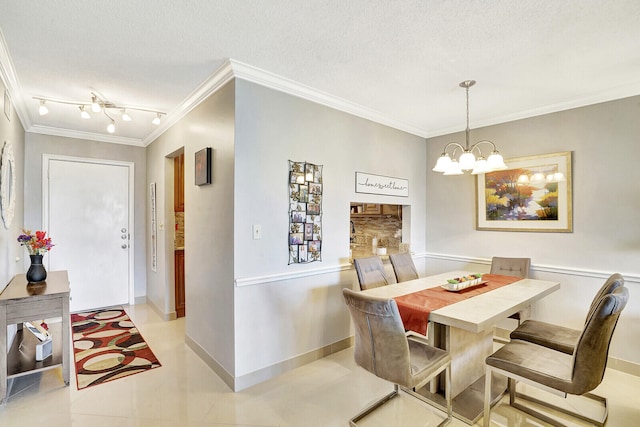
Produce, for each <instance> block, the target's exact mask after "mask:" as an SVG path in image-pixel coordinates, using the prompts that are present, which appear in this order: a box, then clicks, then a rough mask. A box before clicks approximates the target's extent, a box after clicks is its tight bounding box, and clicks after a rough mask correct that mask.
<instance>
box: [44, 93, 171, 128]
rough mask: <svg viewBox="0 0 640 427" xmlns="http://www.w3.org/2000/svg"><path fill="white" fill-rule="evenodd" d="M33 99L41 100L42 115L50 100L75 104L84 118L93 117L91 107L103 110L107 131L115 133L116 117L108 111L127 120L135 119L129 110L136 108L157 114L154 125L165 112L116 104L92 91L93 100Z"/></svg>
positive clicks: (97, 111)
mask: <svg viewBox="0 0 640 427" xmlns="http://www.w3.org/2000/svg"><path fill="white" fill-rule="evenodd" d="M33 99H37V100H38V101H40V105H39V107H38V114H40V115H41V116H44V115H45V114H47V113H48V112H49V109H48V108H47V106H46V105H45V103H46V102H49V103H51V102H53V103H56V104H67V105H75V106H77V107H78V108H79V109H80V117H81V118H83V119H90V118H91V115H90V114H89V111H87V110H88V109H89V108H91V111H93V112H95V113H100V112H103V113H104V114H105V115H106V116H107V117H108V119H109V124H108V125H107V132H109V133H114V132H115V131H116V124H115V120H114V118H113V117H112V116H111V115H109V114H108V113H107V112H108V111H109V112H111V113H112V114H113V113H114V110H117V113H119V114H120V117H121V118H122V120H123V121H125V122H130V121H133V119H132V118H131V116H130V115H129V113H128V111H132V110H134V111H140V112H143V113H151V114H155V117H154V118H153V120H152V121H151V122H152V123H153V124H154V125H159V124H160V119H161V118H162V116H163V115H164V114H165V113H163V112H161V111H158V110H152V109H147V108H137V107H131V106H125V105H116V104H114V103H113V102H110V101H107V100H105V99H103V98H101V97H100V96H99V95H97V94H95V93H93V92H91V102H82V101H80V102H78V101H66V100H61V99H54V98H44V97H39V96H36V97H33ZM114 116H115V114H114Z"/></svg>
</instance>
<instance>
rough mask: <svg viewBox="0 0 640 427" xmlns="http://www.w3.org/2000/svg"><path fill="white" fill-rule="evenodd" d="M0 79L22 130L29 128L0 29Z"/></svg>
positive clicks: (20, 94) (29, 122)
mask: <svg viewBox="0 0 640 427" xmlns="http://www.w3.org/2000/svg"><path fill="white" fill-rule="evenodd" d="M0 78H1V79H2V83H3V84H4V87H5V88H6V89H7V91H8V92H9V97H10V98H11V100H12V102H13V109H14V111H15V112H16V115H17V116H18V119H19V120H20V123H22V127H23V128H24V129H27V128H30V127H31V119H30V118H29V114H28V113H27V109H26V108H25V103H24V99H22V88H21V86H20V81H19V80H18V76H17V74H16V71H15V67H14V66H13V60H12V59H11V55H9V48H8V47H7V41H6V40H5V38H4V33H3V32H2V29H1V28H0Z"/></svg>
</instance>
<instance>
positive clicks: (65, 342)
mask: <svg viewBox="0 0 640 427" xmlns="http://www.w3.org/2000/svg"><path fill="white" fill-rule="evenodd" d="M69 322H70V318H69V298H62V379H63V380H64V384H65V385H69V364H70V352H71V339H70V324H69Z"/></svg>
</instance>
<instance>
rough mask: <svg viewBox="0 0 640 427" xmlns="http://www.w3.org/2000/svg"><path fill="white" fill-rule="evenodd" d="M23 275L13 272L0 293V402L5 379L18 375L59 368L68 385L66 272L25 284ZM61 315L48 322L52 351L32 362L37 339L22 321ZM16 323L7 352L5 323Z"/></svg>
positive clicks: (67, 292) (0, 401)
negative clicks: (14, 274)
mask: <svg viewBox="0 0 640 427" xmlns="http://www.w3.org/2000/svg"><path fill="white" fill-rule="evenodd" d="M27 285H28V282H27V279H26V277H25V275H24V274H18V275H16V276H15V277H14V278H13V279H12V280H11V282H9V284H8V285H7V287H6V288H5V289H4V291H2V293H0V404H3V403H4V402H5V398H6V397H7V381H9V380H11V379H12V378H15V377H19V376H22V375H28V374H31V373H34V372H39V371H44V370H47V369H54V368H57V367H59V366H61V367H62V379H63V380H64V384H65V385H69V363H70V338H71V337H70V327H69V278H68V275H67V272H66V271H52V272H49V273H48V274H47V280H46V281H45V282H42V283H38V284H29V285H28V286H27ZM57 317H61V318H62V322H61V323H53V324H51V325H49V332H50V333H51V337H52V344H53V354H52V355H51V356H49V357H47V358H46V359H44V360H42V361H36V357H35V352H36V350H35V346H36V344H37V343H38V342H39V341H38V339H37V338H36V337H34V336H33V334H31V333H30V332H29V331H28V330H26V329H23V328H22V323H23V322H29V321H34V320H42V319H51V318H57ZM12 324H17V325H18V332H17V334H16V337H15V339H14V340H13V345H12V346H11V349H10V350H9V352H8V353H7V351H6V349H7V326H8V325H12Z"/></svg>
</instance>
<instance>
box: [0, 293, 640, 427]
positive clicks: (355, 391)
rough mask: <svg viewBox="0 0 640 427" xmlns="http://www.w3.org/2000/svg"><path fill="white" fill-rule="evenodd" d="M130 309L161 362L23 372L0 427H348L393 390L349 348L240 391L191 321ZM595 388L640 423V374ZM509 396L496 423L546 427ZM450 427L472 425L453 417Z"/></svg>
mask: <svg viewBox="0 0 640 427" xmlns="http://www.w3.org/2000/svg"><path fill="white" fill-rule="evenodd" d="M126 310H127V312H128V313H129V315H130V316H131V318H132V319H133V321H134V323H135V324H136V325H137V326H138V328H139V329H140V331H141V332H142V335H143V336H144V338H145V339H146V340H147V342H148V343H149V345H150V346H151V348H152V350H153V351H154V353H155V354H156V356H158V358H159V359H160V362H161V363H162V365H163V366H162V367H161V368H157V369H154V370H152V371H149V372H145V373H141V374H137V375H133V376H131V377H128V378H124V379H119V380H116V381H113V382H111V383H107V384H103V385H100V386H97V387H93V388H88V389H85V390H81V391H78V390H76V387H75V376H74V374H73V373H72V384H71V385H70V386H69V387H62V386H61V382H62V379H61V374H60V371H59V370H51V371H47V372H45V373H43V374H34V375H30V376H26V377H23V378H22V379H19V380H16V381H15V383H14V387H13V392H12V395H11V396H10V397H9V399H8V402H7V403H6V404H5V405H4V406H2V407H0V426H2V427H13V426H16V427H18V426H20V427H22V426H25V427H26V426H46V427H68V426H73V427H80V426H83V427H84V426H91V427H102V426H109V427H125V426H126V427H134V426H135V427H143V426H150V427H151V426H153V427H169V426H171V427H176V426H194V427H195V426H198V427H213V426H216V427H223V426H227V427H229V426H244V427H248V426H251V427H264V426H279V427H314V426H315V427H328V426H348V420H349V418H351V417H352V416H353V415H354V414H356V413H357V412H359V411H360V410H361V409H362V408H364V407H365V406H366V405H368V404H369V403H371V402H372V401H374V400H375V399H376V398H378V397H381V396H382V395H384V394H385V393H387V392H389V391H391V389H392V386H391V385H390V384H388V383H387V382H385V381H383V380H380V379H378V378H376V377H374V376H373V375H371V374H369V373H368V372H366V371H364V370H363V369H361V368H359V367H357V366H355V363H354V362H353V351H352V350H351V349H348V350H344V351H342V352H339V353H336V354H334V355H331V356H329V357H326V358H324V359H321V360H318V361H315V362H313V363H310V364H308V365H305V366H303V367H301V368H298V369H296V370H293V371H290V372H287V373H285V374H283V375H280V376H279V377H277V378H274V379H272V380H270V381H267V382H264V383H262V384H259V385H257V386H254V387H252V388H249V389H247V390H244V391H242V392H238V393H233V392H232V391H231V390H230V389H229V388H228V387H227V386H226V385H225V384H224V383H223V382H222V381H221V380H220V379H219V378H218V377H217V376H216V375H215V374H214V373H213V371H212V370H210V369H209V368H208V367H207V366H206V365H205V364H204V363H203V362H202V361H201V360H200V359H199V358H198V357H197V356H196V355H195V354H194V353H193V352H192V351H191V350H190V349H189V348H187V346H186V345H185V344H184V319H180V320H177V321H172V322H164V321H162V320H161V319H160V318H159V317H158V316H157V315H156V314H155V313H154V312H153V311H151V310H150V309H147V307H146V306H145V305H139V306H135V307H126ZM596 392H597V393H598V394H601V395H604V396H606V397H608V398H609V405H610V412H609V421H608V423H607V426H608V427H623V426H637V425H639V424H638V423H639V421H638V420H639V419H640V378H639V377H635V376H631V375H627V374H623V373H620V372H618V371H614V370H608V371H607V373H606V375H605V378H604V381H603V383H602V384H601V385H600V387H598V389H597V390H596ZM504 402H505V400H503V402H502V403H500V404H499V405H498V406H497V407H496V408H495V409H494V412H493V416H492V425H499V426H544V425H545V424H544V423H542V422H539V421H537V420H535V419H533V418H531V417H529V416H527V415H526V414H524V413H521V412H519V411H517V410H515V409H513V408H510V407H509V406H508V405H506V404H505V403H504ZM440 417H441V414H440V413H439V412H438V411H435V410H432V409H430V407H428V406H423V405H421V404H420V403H416V401H415V400H414V399H413V398H411V397H408V396H407V395H401V397H400V398H396V399H394V400H392V401H391V402H390V403H389V404H387V405H386V406H385V407H383V408H382V409H381V410H379V411H377V412H376V413H374V416H372V417H368V418H367V419H365V420H363V421H362V422H361V425H362V426H363V427H366V426H385V427H395V426H398V427H410V426H423V427H424V426H435V425H437V424H438V423H439V422H440ZM569 425H572V426H573V425H575V426H581V425H584V424H579V423H576V422H573V421H571V422H569ZM450 426H453V427H463V426H466V424H464V423H462V422H461V421H458V420H454V421H453V422H452V423H451V424H450Z"/></svg>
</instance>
